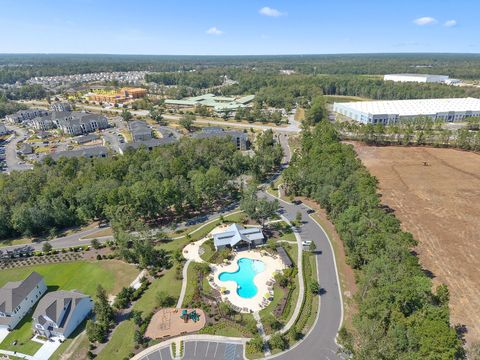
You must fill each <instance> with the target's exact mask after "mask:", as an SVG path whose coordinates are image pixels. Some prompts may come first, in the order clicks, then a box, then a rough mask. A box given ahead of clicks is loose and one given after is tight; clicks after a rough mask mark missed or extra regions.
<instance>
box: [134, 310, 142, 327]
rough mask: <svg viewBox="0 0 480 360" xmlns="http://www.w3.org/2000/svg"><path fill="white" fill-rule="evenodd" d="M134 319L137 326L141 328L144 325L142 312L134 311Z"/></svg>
mask: <svg viewBox="0 0 480 360" xmlns="http://www.w3.org/2000/svg"><path fill="white" fill-rule="evenodd" d="M132 319H133V322H134V323H135V325H137V326H140V325H142V324H143V318H142V312H141V311H137V310H133V311H132Z"/></svg>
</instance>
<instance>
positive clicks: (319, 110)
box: [304, 96, 328, 126]
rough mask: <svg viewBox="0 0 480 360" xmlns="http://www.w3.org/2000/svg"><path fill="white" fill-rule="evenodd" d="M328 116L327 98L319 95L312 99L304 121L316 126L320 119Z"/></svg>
mask: <svg viewBox="0 0 480 360" xmlns="http://www.w3.org/2000/svg"><path fill="white" fill-rule="evenodd" d="M327 116H328V115H327V107H326V104H325V98H324V97H323V96H318V97H316V98H314V99H313V100H312V105H311V106H310V109H308V110H307V111H306V112H305V120H304V123H306V124H307V125H310V126H314V125H315V124H317V123H319V122H320V121H322V120H325V119H327Z"/></svg>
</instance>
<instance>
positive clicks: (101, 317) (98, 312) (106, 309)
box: [94, 285, 114, 329]
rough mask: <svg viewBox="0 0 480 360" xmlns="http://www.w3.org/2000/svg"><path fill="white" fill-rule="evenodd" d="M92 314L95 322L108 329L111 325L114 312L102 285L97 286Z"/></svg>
mask: <svg viewBox="0 0 480 360" xmlns="http://www.w3.org/2000/svg"><path fill="white" fill-rule="evenodd" d="M94 312H95V320H96V322H97V323H99V324H100V325H103V326H104V327H105V328H106V329H108V328H109V327H110V325H111V324H112V323H113V318H114V311H113V309H112V306H111V305H110V303H109V301H108V296H107V292H106V291H105V289H104V288H103V287H102V285H98V286H97V293H96V300H95V304H94Z"/></svg>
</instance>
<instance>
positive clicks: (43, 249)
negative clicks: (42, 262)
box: [42, 242, 53, 253]
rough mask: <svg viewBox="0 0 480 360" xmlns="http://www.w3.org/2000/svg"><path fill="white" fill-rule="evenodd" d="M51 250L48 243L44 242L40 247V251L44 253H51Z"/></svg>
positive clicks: (50, 245)
mask: <svg viewBox="0 0 480 360" xmlns="http://www.w3.org/2000/svg"><path fill="white" fill-rule="evenodd" d="M52 248H53V246H52V244H50V243H49V242H44V243H43V245H42V251H43V252H46V253H48V252H50V251H52Z"/></svg>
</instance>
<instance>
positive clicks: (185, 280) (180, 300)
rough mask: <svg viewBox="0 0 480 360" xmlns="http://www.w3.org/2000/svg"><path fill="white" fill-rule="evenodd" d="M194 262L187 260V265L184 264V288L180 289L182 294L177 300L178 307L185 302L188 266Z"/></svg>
mask: <svg viewBox="0 0 480 360" xmlns="http://www.w3.org/2000/svg"><path fill="white" fill-rule="evenodd" d="M191 262H192V260H187V262H186V263H185V265H184V266H183V270H182V278H183V279H182V290H180V296H179V297H178V301H177V306H176V308H177V309H180V308H181V307H182V304H183V299H184V298H185V293H186V291H187V283H188V279H187V277H188V266H189V265H190V263H191Z"/></svg>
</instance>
